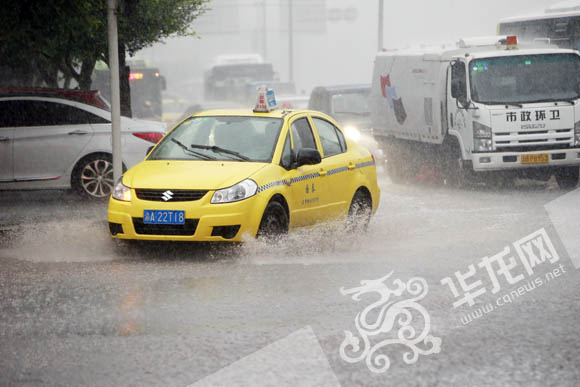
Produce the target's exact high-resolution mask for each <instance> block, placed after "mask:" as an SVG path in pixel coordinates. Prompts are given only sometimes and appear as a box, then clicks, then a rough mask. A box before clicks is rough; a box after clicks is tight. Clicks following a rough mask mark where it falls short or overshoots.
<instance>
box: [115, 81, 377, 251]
mask: <svg viewBox="0 0 580 387" xmlns="http://www.w3.org/2000/svg"><path fill="white" fill-rule="evenodd" d="M379 195H380V194H379V188H378V185H377V176H376V168H375V161H374V158H373V156H372V155H371V153H370V152H369V151H368V150H367V149H366V148H363V147H361V146H358V145H357V144H356V143H354V142H353V141H351V140H350V139H349V138H347V137H345V135H344V133H343V131H342V129H341V128H340V127H339V125H338V124H337V123H336V122H335V121H334V120H333V119H332V118H330V117H329V116H327V115H325V114H323V113H320V112H315V111H309V110H281V109H276V106H275V97H274V96H273V93H271V90H265V92H262V93H260V95H259V97H258V104H257V105H256V108H255V109H253V110H251V109H248V110H211V111H205V112H202V113H198V114H194V115H192V116H190V117H188V118H186V119H185V120H183V121H182V122H180V123H179V124H178V125H176V126H175V127H174V128H173V129H172V130H171V131H170V132H169V133H168V134H167V135H166V136H165V137H164V138H163V139H162V140H161V141H160V142H159V143H158V144H157V145H156V146H155V148H154V149H153V150H152V151H151V152H150V153H149V154H148V156H147V158H146V159H145V160H144V161H142V162H141V163H140V164H138V165H136V166H135V167H133V168H131V169H130V170H129V171H127V172H126V173H125V174H124V175H123V177H122V178H121V180H120V181H119V182H118V183H117V185H116V187H115V189H114V192H113V194H112V196H111V198H110V201H109V209H108V222H109V230H110V233H111V235H112V236H113V237H114V238H120V239H141V240H173V241H232V242H236V241H237V242H239V241H242V240H243V239H244V238H245V236H251V237H256V236H262V235H264V236H268V235H273V234H283V233H286V232H287V231H288V230H291V229H294V228H296V227H303V226H310V225H313V224H315V223H317V222H320V221H328V220H333V219H341V218H342V219H345V220H346V221H345V227H348V228H352V229H355V230H358V229H364V228H366V225H367V224H368V222H369V220H370V218H371V215H372V214H373V213H374V212H375V211H376V210H377V206H378V203H379Z"/></svg>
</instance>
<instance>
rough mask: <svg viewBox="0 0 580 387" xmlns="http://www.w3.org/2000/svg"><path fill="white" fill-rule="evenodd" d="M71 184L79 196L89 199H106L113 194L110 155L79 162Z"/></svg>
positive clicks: (93, 156)
mask: <svg viewBox="0 0 580 387" xmlns="http://www.w3.org/2000/svg"><path fill="white" fill-rule="evenodd" d="M71 184H72V187H73V189H74V190H75V191H76V192H78V193H79V194H80V195H82V196H85V197H88V198H90V199H106V198H108V197H109V196H110V195H111V192H113V188H114V185H115V182H114V181H113V162H112V159H111V156H110V155H107V154H96V155H91V156H89V157H86V158H84V159H82V160H81V161H79V163H78V164H77V165H76V166H75V168H74V170H73V172H72V177H71Z"/></svg>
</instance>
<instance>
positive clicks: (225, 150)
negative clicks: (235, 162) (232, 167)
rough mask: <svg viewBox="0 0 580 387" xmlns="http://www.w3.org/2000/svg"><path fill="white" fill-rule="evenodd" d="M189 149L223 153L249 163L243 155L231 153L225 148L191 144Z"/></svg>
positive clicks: (248, 159)
mask: <svg viewBox="0 0 580 387" xmlns="http://www.w3.org/2000/svg"><path fill="white" fill-rule="evenodd" d="M191 147H192V148H197V149H204V150H210V151H212V152H214V153H225V154H228V155H232V156H235V157H237V158H239V159H241V160H244V161H250V158H249V157H246V156H244V155H243V154H241V153H239V152H236V151H233V150H229V149H225V148H221V147H219V146H216V145H211V146H210V145H197V144H191Z"/></svg>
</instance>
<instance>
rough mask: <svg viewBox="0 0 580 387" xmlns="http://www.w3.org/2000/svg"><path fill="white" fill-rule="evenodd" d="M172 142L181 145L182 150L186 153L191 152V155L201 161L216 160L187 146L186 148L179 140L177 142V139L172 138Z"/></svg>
mask: <svg viewBox="0 0 580 387" xmlns="http://www.w3.org/2000/svg"><path fill="white" fill-rule="evenodd" d="M171 141H173V142H174V143H176V144H177V145H179V146H180V147H181V149H183V150H184V151H185V152H189V153H190V154H192V155H194V156H197V157H199V158H200V159H204V160H215V157H211V156H208V155H204V154H203V153H199V152H196V151H194V150H193V149H189V148H188V147H187V146H185V145H184V144H183V143H181V141H179V140H176V139H174V138H172V139H171Z"/></svg>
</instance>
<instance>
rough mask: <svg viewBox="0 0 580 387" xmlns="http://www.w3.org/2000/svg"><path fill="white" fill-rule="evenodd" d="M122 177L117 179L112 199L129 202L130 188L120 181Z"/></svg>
mask: <svg viewBox="0 0 580 387" xmlns="http://www.w3.org/2000/svg"><path fill="white" fill-rule="evenodd" d="M121 180H122V179H120V180H119V182H118V183H117V185H116V186H115V189H114V190H113V194H112V195H113V199H116V200H120V201H123V202H130V201H131V188H129V187H127V186H126V185H124V184H123V183H122V182H121Z"/></svg>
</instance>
